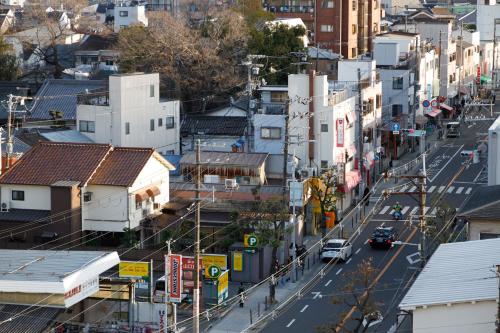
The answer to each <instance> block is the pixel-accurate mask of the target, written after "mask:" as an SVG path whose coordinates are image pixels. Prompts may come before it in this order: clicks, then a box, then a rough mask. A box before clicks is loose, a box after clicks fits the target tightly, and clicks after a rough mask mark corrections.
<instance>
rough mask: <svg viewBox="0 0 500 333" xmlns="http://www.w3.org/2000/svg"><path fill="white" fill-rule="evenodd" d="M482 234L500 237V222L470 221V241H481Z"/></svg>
mask: <svg viewBox="0 0 500 333" xmlns="http://www.w3.org/2000/svg"><path fill="white" fill-rule="evenodd" d="M481 233H485V234H495V235H500V221H498V220H496V221H495V220H492V221H483V220H470V221H469V240H479V239H481V237H480V236H481Z"/></svg>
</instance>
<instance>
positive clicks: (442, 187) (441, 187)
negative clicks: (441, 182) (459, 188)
mask: <svg viewBox="0 0 500 333" xmlns="http://www.w3.org/2000/svg"><path fill="white" fill-rule="evenodd" d="M445 188H446V186H439V190H438V193H443V191H444V189H445Z"/></svg>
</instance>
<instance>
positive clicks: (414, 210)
mask: <svg viewBox="0 0 500 333" xmlns="http://www.w3.org/2000/svg"><path fill="white" fill-rule="evenodd" d="M417 210H418V207H413V209H412V210H411V212H410V215H415V213H416V212H417Z"/></svg>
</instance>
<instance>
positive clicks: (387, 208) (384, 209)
mask: <svg viewBox="0 0 500 333" xmlns="http://www.w3.org/2000/svg"><path fill="white" fill-rule="evenodd" d="M389 208H391V207H390V206H385V207H384V208H382V210H381V211H380V213H379V214H385V212H387V211H388V210H389Z"/></svg>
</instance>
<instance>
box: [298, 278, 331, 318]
mask: <svg viewBox="0 0 500 333" xmlns="http://www.w3.org/2000/svg"><path fill="white" fill-rule="evenodd" d="M330 283H332V280H328V282H327V283H325V287H328V285H329V284H330ZM300 312H302V311H300Z"/></svg>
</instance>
